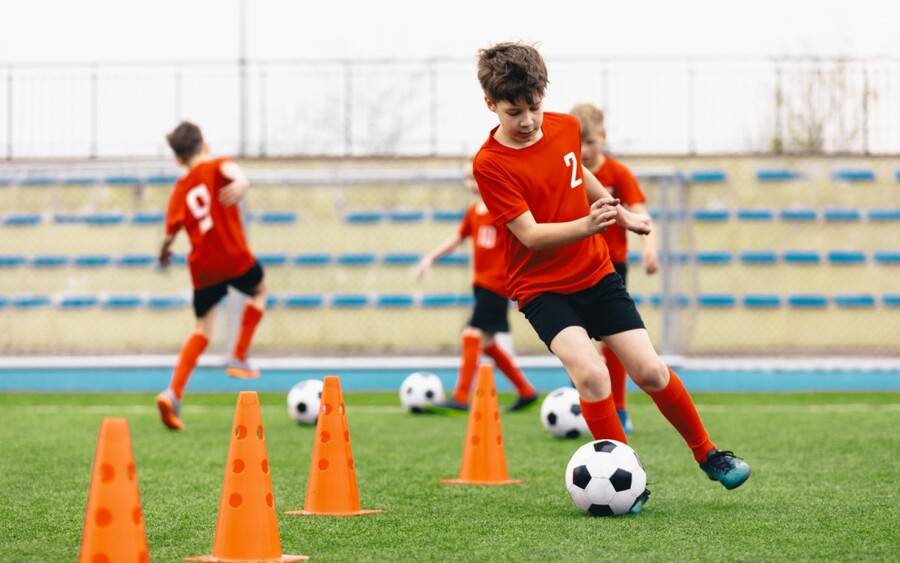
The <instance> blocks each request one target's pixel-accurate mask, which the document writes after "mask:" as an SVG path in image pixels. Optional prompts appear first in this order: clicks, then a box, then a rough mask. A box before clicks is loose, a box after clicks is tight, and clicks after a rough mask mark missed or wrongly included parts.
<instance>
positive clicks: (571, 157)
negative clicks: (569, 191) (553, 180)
mask: <svg viewBox="0 0 900 563" xmlns="http://www.w3.org/2000/svg"><path fill="white" fill-rule="evenodd" d="M563 162H565V163H566V166H567V167H569V166H571V167H572V182H571V185H570V186H569V187H571V188H577V187H578V186H580V185H581V183H582V179H581V178H579V177H578V168H579V166H578V159H577V158H575V153H574V152H570V153H566V156H564V157H563Z"/></svg>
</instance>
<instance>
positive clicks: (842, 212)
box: [825, 209, 861, 223]
mask: <svg viewBox="0 0 900 563" xmlns="http://www.w3.org/2000/svg"><path fill="white" fill-rule="evenodd" d="M860 219H861V214H860V212H859V210H858V209H826V210H825V220H826V221H828V222H829V223H836V222H841V223H849V222H854V221H859V220H860Z"/></svg>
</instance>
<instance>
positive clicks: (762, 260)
mask: <svg viewBox="0 0 900 563" xmlns="http://www.w3.org/2000/svg"><path fill="white" fill-rule="evenodd" d="M777 260H778V259H777V257H776V255H775V252H773V251H771V250H744V251H742V252H741V263H742V264H752V265H769V264H774V263H775V262H777Z"/></svg>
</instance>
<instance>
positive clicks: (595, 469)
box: [566, 440, 647, 516]
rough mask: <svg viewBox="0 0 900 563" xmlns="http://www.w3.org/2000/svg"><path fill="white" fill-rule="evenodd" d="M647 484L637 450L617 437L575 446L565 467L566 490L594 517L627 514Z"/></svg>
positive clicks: (580, 506) (577, 504)
mask: <svg viewBox="0 0 900 563" xmlns="http://www.w3.org/2000/svg"><path fill="white" fill-rule="evenodd" d="M646 487H647V474H646V473H645V472H644V467H643V466H642V465H641V460H640V459H639V458H638V455H637V453H636V452H635V451H634V450H633V449H631V448H630V447H628V446H627V445H625V444H623V443H622V442H617V441H616V440H597V441H594V442H590V443H588V444H585V445H583V446H581V447H580V448H578V450H576V451H575V455H573V456H572V459H571V460H569V465H567V466H566V489H568V491H569V496H571V497H572V501H573V502H574V503H575V506H577V507H578V508H580V509H581V510H583V511H585V512H587V513H588V514H591V515H593V516H617V515H620V514H627V513H628V511H629V510H631V507H632V506H634V502H635V501H636V500H637V499H638V497H639V496H640V495H641V493H643V492H644V489H645V488H646Z"/></svg>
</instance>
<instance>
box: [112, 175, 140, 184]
mask: <svg viewBox="0 0 900 563" xmlns="http://www.w3.org/2000/svg"><path fill="white" fill-rule="evenodd" d="M103 181H104V183H105V184H106V185H107V186H139V185H141V179H140V178H138V177H137V176H126V175H114V176H107V177H106V178H104V180H103Z"/></svg>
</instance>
